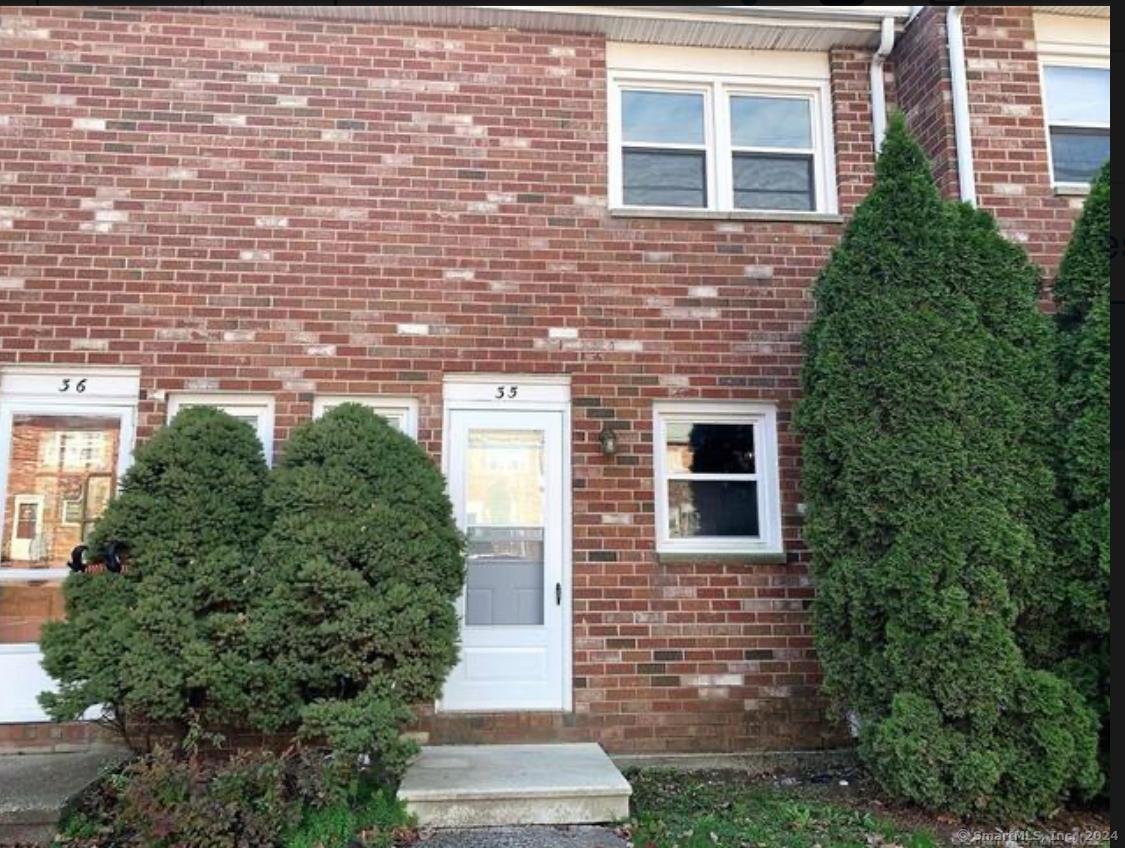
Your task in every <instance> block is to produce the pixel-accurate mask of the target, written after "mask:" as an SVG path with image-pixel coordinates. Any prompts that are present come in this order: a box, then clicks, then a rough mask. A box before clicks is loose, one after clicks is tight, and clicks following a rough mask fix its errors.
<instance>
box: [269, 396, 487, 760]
mask: <svg viewBox="0 0 1125 848" xmlns="http://www.w3.org/2000/svg"><path fill="white" fill-rule="evenodd" d="M267 503H268V504H269V505H270V506H271V508H272V510H273V512H274V514H276V516H277V519H276V521H275V522H274V524H273V527H272V528H271V529H270V531H269V533H268V534H267V535H266V537H265V539H264V540H263V543H262V545H261V548H260V553H259V557H258V564H257V568H256V574H255V585H254V591H253V603H252V605H251V610H250V616H249V629H250V633H251V641H252V644H253V645H254V652H255V655H257V656H261V657H262V658H264V659H265V661H266V664H267V666H268V667H269V668H270V669H271V670H272V674H273V675H274V678H273V679H272V680H271V681H270V685H269V686H268V687H264V688H263V689H262V690H260V691H259V692H258V693H255V698H256V703H255V705H254V707H253V709H252V710H251V715H252V717H253V720H254V721H255V722H256V723H258V724H259V725H262V726H270V725H273V726H277V727H284V726H295V727H297V728H298V729H299V730H300V732H301V734H302V735H303V736H305V737H308V738H312V739H325V740H327V742H328V743H329V746H330V747H331V748H332V749H333V750H334V751H336V752H337V753H338V754H340V755H341V756H340V758H339V759H340V760H341V762H342V763H343V764H344V765H347V763H348V762H354V761H355V760H356V758H358V757H367V758H369V759H371V760H372V761H374V762H376V763H378V764H379V766H380V767H382V768H383V769H384V770H386V771H388V772H392V773H393V772H397V771H399V770H400V769H401V768H402V767H403V766H404V765H405V762H406V759H407V757H408V755H409V754H410V748H409V746H408V745H405V744H403V742H402V740H401V739H400V738H399V734H400V730H401V726H402V724H403V723H404V722H405V721H406V720H408V718H409V716H410V713H409V708H410V707H411V706H413V705H415V704H419V703H423V702H426V701H433V700H434V699H435V698H437V697H438V695H440V693H441V687H442V684H443V683H444V682H445V678H446V676H447V675H448V674H449V672H450V671H451V670H452V668H453V666H454V665H455V663H456V661H457V640H458V636H459V630H458V623H457V615H456V612H455V609H454V603H455V601H456V600H457V597H458V596H459V595H460V593H461V590H462V587H463V585H464V575H465V571H464V551H463V547H462V546H463V538H462V536H461V533H460V532H459V531H458V529H457V526H456V523H455V521H454V518H453V508H452V505H451V503H450V501H449V497H448V495H447V494H446V487H445V479H444V478H443V477H442V474H441V471H440V470H439V469H438V468H437V466H435V465H434V463H433V461H432V460H431V459H430V457H429V456H427V454H426V453H425V451H423V450H422V448H421V447H419V446H418V445H417V444H415V443H414V441H413V440H412V439H410V438H408V437H407V436H405V435H403V434H402V433H400V432H398V431H397V430H395V429H394V428H392V427H391V426H390V425H388V424H387V423H386V422H385V421H383V420H382V419H381V418H379V416H378V415H376V414H375V413H374V412H372V411H371V410H370V409H367V408H365V407H362V406H358V405H355V404H345V405H344V406H341V407H339V408H337V409H334V410H332V411H331V412H329V413H328V414H327V415H325V416H324V417H323V418H321V419H320V420H318V421H314V422H311V423H309V424H306V425H304V426H303V427H300V428H298V429H297V430H296V431H295V432H294V433H293V435H292V436H291V437H290V439H289V442H288V443H287V444H286V446H285V451H284V454H283V456H282V459H281V463H280V466H279V467H278V468H277V469H276V470H275V471H274V474H273V478H272V480H271V482H270V488H269V492H268V494H267Z"/></svg>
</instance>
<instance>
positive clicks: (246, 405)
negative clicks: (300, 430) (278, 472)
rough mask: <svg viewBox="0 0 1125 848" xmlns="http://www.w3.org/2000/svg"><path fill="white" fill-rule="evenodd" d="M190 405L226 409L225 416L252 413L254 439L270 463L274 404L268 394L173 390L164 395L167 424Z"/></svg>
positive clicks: (271, 461)
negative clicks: (256, 437)
mask: <svg viewBox="0 0 1125 848" xmlns="http://www.w3.org/2000/svg"><path fill="white" fill-rule="evenodd" d="M193 406H209V407H211V408H213V409H218V410H221V411H223V412H226V413H227V414H229V415H237V416H247V415H253V416H254V418H255V420H256V421H257V426H256V427H255V428H254V429H255V430H256V431H257V433H258V441H260V442H261V443H262V452H263V453H264V454H265V456H266V463H267V464H269V465H272V464H273V428H274V413H275V409H276V404H275V401H274V399H273V397H272V396H271V395H256V394H242V393H240V392H212V393H209V394H195V393H192V392H175V393H172V394H169V395H168V418H167V420H168V423H171V422H172V419H173V418H175V417H176V415H177V414H178V413H179V412H180V410H182V409H187V408H188V407H193Z"/></svg>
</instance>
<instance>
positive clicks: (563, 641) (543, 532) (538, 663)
mask: <svg viewBox="0 0 1125 848" xmlns="http://www.w3.org/2000/svg"><path fill="white" fill-rule="evenodd" d="M447 420H448V425H449V433H448V441H447V450H448V451H449V453H448V472H449V486H450V492H451V495H452V498H453V504H454V508H455V510H456V514H457V520H458V523H459V525H460V526H461V528H462V530H463V531H464V532H465V534H466V535H467V537H468V559H467V563H466V565H467V580H466V586H465V592H464V595H463V596H462V598H461V600H460V602H459V605H458V612H459V614H460V617H461V627H462V630H461V633H462V646H461V663H460V664H459V665H458V666H457V668H456V669H455V670H454V672H453V674H452V675H451V676H450V678H449V680H448V681H447V682H446V684H445V691H444V694H443V696H442V700H441V704H440V708H441V709H442V710H448V711H475V712H492V711H505V710H513V711H514V710H565V709H568V708H569V704H568V700H569V692H568V684H567V680H568V679H569V662H570V658H569V656H566V655H565V654H566V650H567V645H569V639H568V638H567V637H568V629H569V627H570V622H569V613H568V611H569V609H570V603H569V575H568V573H567V572H568V567H567V545H566V533H565V524H564V521H565V517H566V515H567V512H568V510H567V507H566V504H567V497H568V495H567V492H566V484H565V481H566V479H567V475H566V473H565V459H564V454H565V451H564V442H563V437H564V422H565V414H564V412H562V411H545V410H536V409H526V410H519V409H510V408H496V409H460V410H458V409H454V410H452V411H451V412H450V414H449V417H448V419H447Z"/></svg>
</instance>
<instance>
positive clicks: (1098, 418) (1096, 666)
mask: <svg viewBox="0 0 1125 848" xmlns="http://www.w3.org/2000/svg"><path fill="white" fill-rule="evenodd" d="M1110 236H1111V229H1110V166H1109V165H1108V164H1107V165H1106V166H1105V169H1104V170H1103V172H1102V174H1101V176H1100V177H1099V178H1098V180H1097V182H1096V183H1095V184H1094V186H1093V188H1092V190H1091V193H1090V197H1089V200H1088V201H1087V202H1086V208H1085V211H1084V212H1083V215H1082V218H1081V220H1080V221H1079V223H1078V226H1077V228H1076V230H1075V233H1074V239H1073V241H1072V242H1071V245H1070V248H1069V249H1068V250H1067V253H1066V256H1065V257H1064V258H1063V262H1062V266H1061V269H1060V272H1059V278H1058V281H1057V283H1056V286H1055V299H1056V303H1057V305H1058V327H1059V337H1060V343H1059V348H1060V357H1059V359H1060V369H1059V373H1060V383H1061V392H1060V399H1059V409H1058V412H1059V414H1058V425H1059V426H1058V431H1059V433H1060V434H1061V435H1060V441H1059V448H1060V450H1059V454H1060V456H1061V457H1062V463H1063V464H1062V470H1061V473H1060V478H1061V483H1062V486H1061V488H1062V491H1063V496H1064V498H1065V500H1066V504H1067V511H1068V519H1067V523H1066V526H1065V527H1064V532H1063V557H1062V559H1063V565H1064V567H1063V568H1062V569H1060V574H1061V577H1062V579H1061V581H1060V582H1061V583H1062V585H1061V587H1060V589H1059V590H1058V592H1059V594H1060V595H1061V596H1062V598H1063V599H1064V604H1063V615H1062V620H1063V622H1064V626H1063V628H1062V629H1063V631H1064V633H1065V642H1064V650H1063V651H1061V652H1060V654H1059V655H1058V656H1055V657H1051V658H1049V659H1053V660H1055V661H1059V660H1061V661H1062V663H1063V664H1064V667H1065V668H1066V669H1067V670H1068V671H1069V674H1070V676H1071V678H1072V679H1073V680H1074V682H1075V683H1076V684H1077V685H1078V686H1079V687H1080V688H1081V690H1082V691H1083V693H1084V694H1085V695H1086V696H1087V698H1088V700H1089V701H1090V703H1091V704H1092V705H1094V707H1095V708H1096V709H1097V711H1098V713H1099V714H1100V715H1101V717H1102V720H1103V734H1104V739H1103V745H1102V750H1103V759H1104V764H1105V771H1106V776H1107V779H1108V776H1109V717H1110V711H1109V695H1110V691H1109V674H1110V665H1109V642H1110V606H1109V601H1110V573H1109V567H1110V525H1111V520H1112V519H1111V511H1110V489H1111V462H1110V433H1111V424H1110V358H1111V356H1110V331H1109V330H1110V262H1111V260H1110V255H1109V245H1110Z"/></svg>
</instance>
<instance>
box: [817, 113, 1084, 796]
mask: <svg viewBox="0 0 1125 848" xmlns="http://www.w3.org/2000/svg"><path fill="white" fill-rule="evenodd" d="M1038 293H1039V276H1038V273H1037V272H1036V270H1035V268H1034V267H1033V266H1032V265H1031V263H1030V262H1029V261H1028V259H1027V257H1026V256H1025V254H1024V253H1023V251H1021V250H1020V249H1019V248H1017V247H1015V246H1014V245H1012V244H1010V243H1009V242H1007V241H1006V240H1005V239H1004V238H1003V237H1002V236H1001V235H1000V234H999V232H998V231H997V228H996V225H995V223H994V222H993V221H992V219H991V218H990V217H989V216H987V215H985V214H983V213H980V212H977V211H975V210H972V209H970V208H967V207H964V206H961V205H957V204H950V203H946V202H944V201H943V200H942V198H941V196H940V194H939V192H938V190H937V187H936V185H935V183H934V180H933V178H932V176H931V173H930V169H929V165H928V163H927V162H926V159H925V156H924V155H923V153H922V151H921V149H920V147H919V146H918V145H917V144H916V143H915V142H914V141H913V139H911V138H910V136H909V134H908V133H907V131H906V128H905V123H904V121H903V119H902V118H901V116H899V117H896V119H895V120H894V121H893V122H892V126H891V130H890V132H889V134H888V138H887V142H886V145H885V148H884V151H883V154H882V156H881V157H880V160H879V164H878V178H877V181H876V185H875V188H874V189H873V191H872V193H871V195H870V196H869V197H868V198H867V200H866V201H865V202H864V203H863V204H862V205H861V206H860V207H859V209H858V210H857V212H856V215H855V218H854V220H853V222H852V224H851V226H850V227H849V229H848V231H847V233H846V235H845V237H844V239H843V241H842V243H841V245H840V247H839V248H838V249H837V250H836V252H835V253H834V255H833V257H832V259H831V261H830V263H829V265H828V266H827V267H826V268H825V270H824V272H823V273H822V274H821V277H820V279H819V281H818V283H817V287H816V299H817V306H818V311H817V315H816V318H815V320H814V322H813V324H812V325H811V327H810V330H809V332H808V335H807V337H806V347H807V354H808V355H807V360H806V366H805V371H804V389H805V400H804V401H803V402H802V404H801V407H800V409H799V412H798V424H799V427H800V429H801V430H802V432H803V434H804V436H805V447H804V461H803V471H802V476H803V485H804V495H805V499H806V501H807V503H808V516H807V519H806V523H805V536H806V538H807V540H808V542H809V544H810V548H811V549H812V551H813V567H814V571H815V574H816V578H817V583H818V599H817V602H816V607H815V615H816V626H817V645H818V651H819V654H820V657H821V660H822V662H823V664H824V667H825V673H826V689H827V691H828V692H829V694H830V695H831V696H832V697H833V698H834V700H835V701H836V703H837V704H838V705H839V706H840V708H841V709H843V710H847V711H852V712H854V713H856V714H857V715H858V717H859V719H860V720H861V724H862V727H863V740H862V742H863V744H862V751H863V754H864V757H865V761H866V764H867V766H868V768H869V769H870V770H871V772H872V773H873V774H874V775H875V777H876V778H877V779H878V780H879V781H880V782H881V784H882V785H883V786H884V787H885V788H886V789H887V790H889V791H890V792H892V793H894V794H895V795H897V796H899V797H900V798H903V799H906V800H909V801H913V802H916V803H919V804H921V805H923V806H926V807H929V808H931V809H942V810H952V811H954V812H957V813H962V814H966V815H968V814H978V813H992V814H997V815H1008V814H1014V815H1023V814H1033V813H1047V812H1050V811H1051V810H1052V809H1053V808H1054V805H1055V803H1056V802H1057V801H1058V800H1059V799H1061V798H1063V797H1065V796H1066V795H1067V794H1068V793H1071V792H1074V793H1078V794H1088V793H1089V792H1091V791H1093V790H1096V789H1097V788H1098V783H1099V782H1098V780H1097V778H1096V774H1092V772H1091V768H1090V764H1091V760H1092V758H1093V757H1094V756H1095V755H1094V750H1095V745H1094V744H1093V740H1092V739H1091V737H1090V736H1089V734H1088V733H1087V734H1086V735H1083V734H1084V731H1086V730H1088V728H1089V726H1090V725H1089V715H1088V713H1086V712H1085V711H1084V710H1083V708H1082V705H1081V704H1080V702H1079V701H1078V699H1077V698H1076V697H1074V693H1073V690H1071V689H1070V687H1069V686H1068V685H1067V684H1064V683H1062V682H1061V681H1058V680H1056V679H1053V678H1050V677H1049V676H1047V678H1043V677H1041V676H1040V675H1039V674H1037V673H1036V672H1033V671H1032V670H1031V669H1030V668H1029V666H1028V663H1027V661H1026V660H1025V655H1024V651H1023V647H1024V645H1023V641H1024V639H1023V637H1024V635H1025V634H1024V633H1023V632H1022V631H1021V629H1020V628H1019V627H1018V626H1017V622H1018V621H1019V620H1020V619H1021V616H1023V617H1025V620H1027V617H1028V616H1030V615H1031V614H1032V613H1035V614H1045V613H1039V612H1037V611H1038V610H1040V608H1041V606H1042V605H1041V604H1040V602H1039V600H1038V598H1037V591H1038V586H1039V584H1040V582H1041V580H1042V579H1043V578H1044V576H1045V575H1048V574H1049V573H1050V572H1051V570H1052V569H1053V558H1052V550H1051V541H1052V535H1051V534H1052V532H1053V530H1054V528H1055V527H1056V526H1057V523H1058V518H1059V509H1058V503H1057V501H1056V499H1055V496H1054V493H1055V477H1054V474H1053V471H1052V468H1051V462H1050V457H1051V445H1052V439H1053V428H1054V419H1053V412H1052V410H1053V409H1054V371H1053V368H1054V366H1053V361H1054V347H1053V341H1052V338H1053V337H1052V332H1051V327H1050V322H1049V320H1048V319H1046V318H1045V317H1044V316H1043V315H1042V314H1041V312H1040V310H1039V309H1038V305H1037V300H1038ZM1033 602H1034V603H1033ZM1055 603H1057V599H1053V600H1052V601H1051V603H1050V604H1047V605H1046V606H1045V607H1044V608H1045V609H1048V610H1050V609H1053V608H1054V604H1055ZM1042 650H1046V649H1045V648H1044V649H1042ZM1048 690H1049V692H1050V693H1051V694H1050V696H1048V695H1047V694H1044V693H1045V692H1047V691H1048ZM1064 703H1065V704H1072V705H1074V707H1075V710H1076V714H1075V715H1066V714H1063V713H1062V712H1061V711H1060V709H1059V705H1060V704H1064ZM1032 752H1035V753H1037V754H1039V755H1041V756H1043V757H1045V758H1047V759H1046V760H1045V761H1044V762H1043V763H1041V764H1040V766H1039V767H1037V768H1034V769H1027V768H1026V758H1027V757H1028V756H1029V755H1030V754H1031V753H1032Z"/></svg>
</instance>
